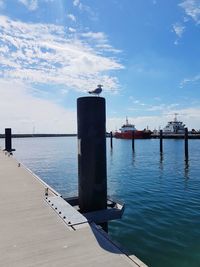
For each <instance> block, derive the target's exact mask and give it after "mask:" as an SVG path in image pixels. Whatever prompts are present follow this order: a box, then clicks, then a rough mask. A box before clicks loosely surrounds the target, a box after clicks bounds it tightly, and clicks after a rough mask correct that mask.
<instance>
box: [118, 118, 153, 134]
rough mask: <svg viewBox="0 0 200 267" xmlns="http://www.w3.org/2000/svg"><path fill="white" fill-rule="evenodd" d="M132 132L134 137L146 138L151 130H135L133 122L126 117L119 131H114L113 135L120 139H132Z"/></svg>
mask: <svg viewBox="0 0 200 267" xmlns="http://www.w3.org/2000/svg"><path fill="white" fill-rule="evenodd" d="M133 134H134V138H135V139H147V138H151V131H150V130H148V129H144V130H137V129H136V128H135V125H134V124H130V123H129V122H128V118H127V117H126V123H125V124H124V125H122V127H121V128H120V129H119V131H116V132H115V133H114V134H113V136H114V137H115V138H121V139H132V138H133Z"/></svg>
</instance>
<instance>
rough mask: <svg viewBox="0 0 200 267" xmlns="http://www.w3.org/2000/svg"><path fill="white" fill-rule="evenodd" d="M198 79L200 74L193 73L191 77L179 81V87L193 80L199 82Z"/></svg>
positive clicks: (199, 79)
mask: <svg viewBox="0 0 200 267" xmlns="http://www.w3.org/2000/svg"><path fill="white" fill-rule="evenodd" d="M199 81H200V74H197V75H195V76H194V77H191V78H184V79H183V80H182V81H181V82H180V87H181V88H182V87H184V86H186V85H188V84H191V83H195V82H199Z"/></svg>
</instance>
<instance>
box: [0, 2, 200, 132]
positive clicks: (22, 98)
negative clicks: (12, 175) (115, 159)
mask: <svg viewBox="0 0 200 267" xmlns="http://www.w3.org/2000/svg"><path fill="white" fill-rule="evenodd" d="M199 33H200V0H167V1H166V0H0V36H1V38H0V59H1V60H0V94H1V97H0V121H1V125H0V132H3V131H4V128H5V127H12V128H13V131H14V132H32V131H33V129H34V131H35V132H38V133H40V132H53V133H63V132H65V133H71V132H76V99H77V98H78V97H80V96H85V95H87V91H88V90H91V89H93V88H95V87H96V85H97V84H99V83H100V84H103V86H104V87H103V89H104V90H103V94H102V96H103V97H105V98H106V100H107V130H108V131H111V130H116V129H118V128H120V126H121V124H122V123H123V122H124V121H125V117H126V116H128V118H129V121H130V122H131V123H134V124H135V125H136V128H138V129H143V128H145V127H146V126H147V125H148V126H149V128H150V129H152V130H153V129H154V128H157V129H158V128H159V127H163V126H165V124H166V123H167V121H168V120H171V119H173V114H174V113H175V112H177V113H179V117H178V118H179V119H180V120H183V121H184V123H186V125H187V126H188V127H189V128H190V129H191V128H196V129H200V88H199V86H200V60H199V56H200V38H199V37H200V35H199Z"/></svg>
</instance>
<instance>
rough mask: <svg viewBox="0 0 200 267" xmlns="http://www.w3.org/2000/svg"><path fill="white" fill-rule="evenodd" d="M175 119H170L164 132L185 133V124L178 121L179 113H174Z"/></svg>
mask: <svg viewBox="0 0 200 267" xmlns="http://www.w3.org/2000/svg"><path fill="white" fill-rule="evenodd" d="M174 115H175V116H174V120H173V121H169V122H168V123H167V125H166V126H165V127H164V128H163V133H164V134H183V133H185V124H183V122H182V121H178V119H177V115H178V113H175V114H174Z"/></svg>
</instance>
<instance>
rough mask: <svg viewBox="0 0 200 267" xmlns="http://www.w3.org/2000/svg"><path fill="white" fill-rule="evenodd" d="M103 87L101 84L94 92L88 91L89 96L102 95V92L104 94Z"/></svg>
mask: <svg viewBox="0 0 200 267" xmlns="http://www.w3.org/2000/svg"><path fill="white" fill-rule="evenodd" d="M102 86H103V85H101V84H99V85H97V88H96V89H94V90H92V91H88V93H89V94H92V95H98V96H99V95H100V94H101V92H102Z"/></svg>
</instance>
